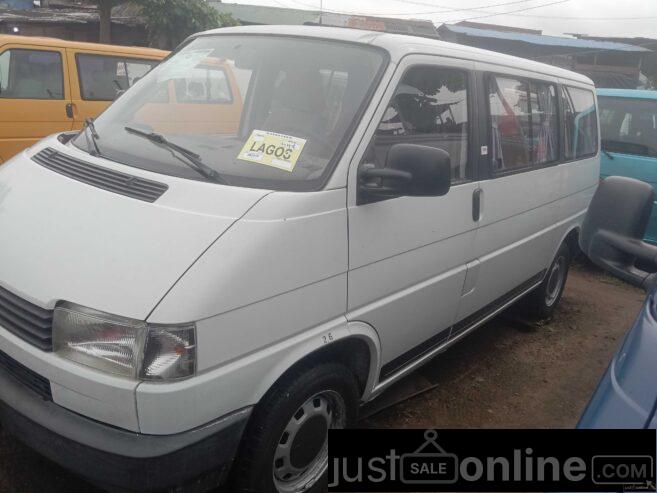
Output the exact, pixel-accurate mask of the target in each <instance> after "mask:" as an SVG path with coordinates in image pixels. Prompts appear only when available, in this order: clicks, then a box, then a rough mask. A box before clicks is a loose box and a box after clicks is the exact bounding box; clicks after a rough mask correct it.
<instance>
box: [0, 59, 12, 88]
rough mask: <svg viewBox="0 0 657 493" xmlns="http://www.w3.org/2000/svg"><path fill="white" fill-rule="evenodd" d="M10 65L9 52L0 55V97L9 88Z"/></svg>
mask: <svg viewBox="0 0 657 493" xmlns="http://www.w3.org/2000/svg"><path fill="white" fill-rule="evenodd" d="M10 63H11V50H8V51H5V52H4V53H3V54H2V55H0V96H1V94H2V93H3V92H6V91H7V88H8V87H9V65H10Z"/></svg>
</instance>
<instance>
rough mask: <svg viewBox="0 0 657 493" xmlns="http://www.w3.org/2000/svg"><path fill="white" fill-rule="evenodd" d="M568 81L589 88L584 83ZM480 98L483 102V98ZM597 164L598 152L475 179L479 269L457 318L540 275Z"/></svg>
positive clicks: (580, 210)
mask: <svg viewBox="0 0 657 493" xmlns="http://www.w3.org/2000/svg"><path fill="white" fill-rule="evenodd" d="M477 68H478V69H479V70H482V71H484V72H487V73H502V74H506V75H508V76H510V77H518V78H524V79H534V80H539V81H546V82H551V83H553V84H557V83H559V82H561V81H559V80H558V79H556V78H551V77H546V76H541V75H540V74H533V73H527V72H524V71H522V70H518V69H506V68H500V67H497V66H494V65H490V64H483V63H478V64H477ZM568 84H571V82H570V81H569V82H568ZM572 85H575V86H579V87H582V88H586V89H588V90H591V91H593V88H592V87H591V86H588V85H585V84H581V83H572ZM483 90H484V91H485V90H486V89H485V88H484V89H483ZM484 101H486V103H485V104H488V103H487V98H485V99H484ZM560 125H561V124H560ZM598 169H599V156H595V157H592V158H586V159H580V160H576V161H572V162H566V163H562V164H555V165H548V166H547V167H544V168H538V169H536V168H534V169H529V170H523V171H519V172H516V173H514V174H507V175H498V176H494V177H493V178H491V179H488V180H483V181H481V189H482V190H483V192H482V214H481V219H480V224H479V229H478V230H477V233H476V239H475V257H476V258H477V259H478V260H479V261H480V268H479V273H478V274H479V275H478V280H477V285H476V288H475V289H474V290H473V291H472V292H471V293H468V294H467V295H465V296H464V297H463V299H462V302H461V306H460V308H459V315H458V319H459V320H460V319H463V318H465V317H467V316H468V315H471V314H473V313H475V312H477V311H478V310H480V309H482V308H484V307H486V306H487V305H489V304H491V303H493V302H494V301H495V300H496V299H498V298H499V297H500V296H503V295H504V294H505V293H509V292H511V291H512V290H514V289H516V288H518V286H525V288H526V289H529V288H531V287H532V286H533V285H536V284H538V283H539V282H540V281H541V280H542V278H543V274H544V272H545V270H546V269H547V267H548V266H549V265H550V263H551V262H552V260H553V258H554V255H555V252H556V250H557V249H558V247H559V245H560V243H561V241H562V240H563V238H564V237H565V235H566V234H567V233H568V231H570V230H571V229H573V228H576V227H578V225H579V224H580V223H581V221H582V220H583V216H584V214H585V212H586V209H587V207H588V203H589V201H590V199H591V197H592V194H593V192H594V190H595V187H596V185H597V182H598V175H597V173H598V171H597V170H598Z"/></svg>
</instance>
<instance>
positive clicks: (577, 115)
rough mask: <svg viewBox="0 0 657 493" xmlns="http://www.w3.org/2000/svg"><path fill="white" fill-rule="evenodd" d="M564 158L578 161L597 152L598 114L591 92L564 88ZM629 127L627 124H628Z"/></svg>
mask: <svg viewBox="0 0 657 493" xmlns="http://www.w3.org/2000/svg"><path fill="white" fill-rule="evenodd" d="M562 93H563V94H562V99H563V101H564V103H563V104H564V120H565V122H564V127H565V132H566V135H565V144H566V158H568V159H579V158H583V157H587V156H593V155H595V154H596V153H597V152H598V140H599V138H598V114H597V110H596V107H595V96H594V95H593V92H591V91H589V90H586V89H579V88H576V87H564V88H563V91H562ZM628 125H629V123H628Z"/></svg>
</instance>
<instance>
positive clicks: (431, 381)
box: [0, 265, 644, 493]
mask: <svg viewBox="0 0 657 493" xmlns="http://www.w3.org/2000/svg"><path fill="white" fill-rule="evenodd" d="M643 299H644V293H643V292H642V291H640V290H638V289H635V288H632V287H630V286H629V285H627V284H624V283H622V282H620V281H617V280H615V279H613V278H611V277H609V276H607V275H604V274H602V273H600V272H599V271H597V270H595V269H593V268H592V267H590V266H588V265H576V266H575V267H573V268H572V270H571V273H570V277H569V280H568V284H567V287H566V291H565V294H564V297H563V299H562V301H561V304H560V306H559V308H558V310H557V312H556V314H555V316H554V317H553V319H552V320H550V321H547V322H544V323H541V324H533V323H528V322H526V321H524V320H522V318H521V317H520V316H519V315H518V314H517V313H516V311H515V310H511V311H509V312H507V313H505V314H502V315H501V316H499V317H497V318H496V319H495V320H493V321H491V322H489V323H488V324H486V325H484V326H483V327H481V328H480V329H479V330H477V331H475V332H474V333H473V334H472V335H470V336H468V337H466V338H465V339H464V340H463V341H461V342H460V343H458V344H457V345H455V346H454V347H453V348H452V349H450V350H449V351H447V352H445V353H444V354H442V355H440V356H438V357H436V358H435V359H434V360H433V361H432V362H431V363H429V364H428V365H426V366H425V367H423V368H422V369H420V370H419V371H417V372H415V373H414V374H413V375H411V376H409V377H407V378H406V379H405V380H403V381H401V382H399V383H398V384H397V385H395V386H394V387H393V388H391V389H390V390H389V391H388V392H386V393H385V394H384V395H382V396H381V397H380V398H379V399H377V400H376V401H375V402H373V403H372V404H370V405H368V406H367V407H366V408H365V409H364V414H365V415H366V416H367V417H365V418H364V419H363V420H362V421H361V426H363V427H381V428H392V427H395V428H403V427H419V428H427V427H437V428H441V427H442V428H475V427H500V428H505V427H506V428H534V427H539V428H552V427H573V426H574V425H575V424H576V423H577V420H578V418H579V415H580V414H581V412H582V410H583V409H584V406H585V405H586V403H587V402H588V400H589V398H590V396H591V394H592V392H593V390H594V389H595V387H596V385H597V383H598V381H599V379H600V377H601V376H602V373H603V372H604V370H605V368H606V366H607V364H608V362H609V360H610V358H611V356H612V354H613V353H614V351H615V350H616V348H617V347H618V344H619V342H620V339H621V338H622V337H623V335H624V334H625V332H626V331H627V329H628V328H629V327H630V326H631V325H632V322H633V320H634V318H635V316H636V314H637V313H638V310H639V307H640V306H641V303H642V301H643ZM427 388H430V389H431V390H429V391H425V392H422V393H419V394H418V395H415V396H413V397H410V398H409V396H412V395H413V394H415V393H417V392H420V391H421V390H423V389H427ZM400 401H401V402H400ZM78 491H85V492H95V491H98V490H96V489H94V488H93V487H92V486H90V485H89V484H88V483H85V482H84V481H82V480H80V479H78V478H77V477H75V476H73V475H71V474H69V473H68V472H66V471H64V470H63V469H61V468H60V467H58V466H56V465H55V464H52V463H50V462H49V461H47V460H45V459H43V458H41V457H40V456H39V455H38V454H37V453H36V452H33V451H31V450H30V449H28V448H26V447H24V446H23V445H22V444H20V443H19V442H18V441H17V440H15V439H14V438H13V437H11V436H10V435H8V434H7V433H5V432H4V431H3V430H1V429H0V493H14V492H21V493H51V492H52V493H64V492H67V493H69V492H78Z"/></svg>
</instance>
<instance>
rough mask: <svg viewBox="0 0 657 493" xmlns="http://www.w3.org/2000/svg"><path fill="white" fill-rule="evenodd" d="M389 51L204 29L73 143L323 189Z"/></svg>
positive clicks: (162, 164)
mask: <svg viewBox="0 0 657 493" xmlns="http://www.w3.org/2000/svg"><path fill="white" fill-rule="evenodd" d="M384 60H385V55H384V53H383V52H382V51H380V50H379V49H377V48H374V47H370V46H365V45H356V44H349V43H342V42H337V41H336V42H333V41H327V40H313V39H306V38H293V37H284V36H261V35H213V36H202V37H199V38H197V39H195V40H193V41H192V42H191V43H189V44H187V45H186V46H185V47H184V48H183V49H182V50H180V51H179V52H178V53H176V54H175V55H174V56H173V57H172V58H170V59H169V60H166V61H165V62H164V63H162V64H161V65H160V66H158V67H157V68H155V69H154V70H153V71H151V72H150V73H149V74H148V75H146V76H145V77H144V78H143V79H142V80H140V81H138V82H137V83H136V84H135V86H134V87H133V88H131V89H130V90H129V91H128V92H127V93H126V94H124V95H123V96H121V97H120V98H119V99H118V100H117V101H116V102H115V103H114V104H113V105H112V106H111V107H110V108H109V109H108V110H107V111H105V112H104V113H103V114H102V115H101V116H99V117H98V119H97V120H96V122H95V125H94V126H95V129H90V131H87V132H84V131H83V132H81V133H80V135H78V136H77V137H76V138H75V139H74V141H73V143H74V145H75V146H77V147H79V148H81V149H83V150H85V151H87V152H94V151H97V152H98V153H99V154H100V155H101V156H102V157H104V158H107V159H110V160H113V161H116V162H120V163H123V164H127V165H130V166H135V167H139V168H143V169H147V170H150V171H155V172H158V173H165V174H169V175H174V176H180V177H184V178H190V179H196V180H205V181H215V182H218V183H225V184H228V185H235V186H245V187H251V188H266V189H271V190H290V191H293V190H315V189H318V188H319V187H321V185H322V184H323V183H324V181H325V179H326V178H327V177H328V175H329V174H330V173H331V171H332V168H333V165H334V164H335V161H336V160H337V159H339V157H340V153H341V150H342V149H343V147H344V145H346V141H347V139H348V138H349V137H350V136H351V134H352V133H353V132H352V129H353V126H354V125H355V124H356V123H357V119H358V117H359V116H360V113H361V112H362V110H363V109H364V107H365V105H366V103H367V102H368V99H369V96H370V95H371V93H372V90H373V88H374V87H375V84H376V82H378V79H379V77H380V75H381V73H382V71H383V68H384ZM94 130H95V132H94ZM90 134H95V135H96V138H94V137H93V135H90ZM94 141H95V142H94Z"/></svg>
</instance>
